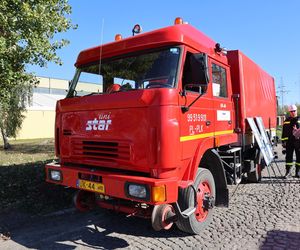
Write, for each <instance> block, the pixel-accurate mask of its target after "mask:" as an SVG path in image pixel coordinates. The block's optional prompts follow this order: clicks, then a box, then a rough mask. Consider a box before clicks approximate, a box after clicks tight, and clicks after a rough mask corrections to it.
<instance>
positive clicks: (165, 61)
mask: <svg viewBox="0 0 300 250" xmlns="http://www.w3.org/2000/svg"><path fill="white" fill-rule="evenodd" d="M179 57H180V48H178V47H171V48H167V49H166V48H165V49H162V50H159V51H155V52H148V53H146V52H144V53H143V54H138V55H134V56H129V57H126V58H117V59H116V58H114V59H105V60H103V61H101V63H100V62H97V63H94V64H91V65H88V66H85V67H81V68H79V69H78V70H77V72H76V74H75V77H74V79H73V81H72V84H71V87H70V90H69V93H68V95H67V97H72V96H84V95H90V94H101V93H112V92H118V91H128V90H134V89H147V88H173V87H175V83H176V76H177V69H178V62H179ZM99 65H100V67H99Z"/></svg>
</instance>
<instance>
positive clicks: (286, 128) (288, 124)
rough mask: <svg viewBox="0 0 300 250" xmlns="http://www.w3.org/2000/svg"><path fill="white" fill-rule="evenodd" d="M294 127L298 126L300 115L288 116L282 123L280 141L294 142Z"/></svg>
mask: <svg viewBox="0 0 300 250" xmlns="http://www.w3.org/2000/svg"><path fill="white" fill-rule="evenodd" d="M294 127H296V128H299V127H300V117H299V116H296V117H288V118H286V120H285V121H284V123H283V127H282V135H281V141H282V142H294V141H295V140H296V138H295V136H293V129H294Z"/></svg>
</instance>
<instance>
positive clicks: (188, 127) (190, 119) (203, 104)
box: [179, 52, 214, 159]
mask: <svg viewBox="0 0 300 250" xmlns="http://www.w3.org/2000/svg"><path fill="white" fill-rule="evenodd" d="M191 55H192V53H190V52H187V54H186V58H185V62H184V66H183V73H182V86H181V93H182V94H181V96H180V100H179V104H180V106H181V107H187V106H189V105H190V104H191V103H192V102H194V101H195V99H196V98H198V97H199V95H201V97H200V98H199V99H198V100H197V101H196V102H195V103H194V104H193V105H192V106H191V107H190V108H189V109H188V110H187V111H184V110H182V109H181V110H180V142H181V145H182V158H183V159H187V158H191V157H194V156H195V151H196V150H197V149H199V148H201V150H203V151H204V150H205V149H207V148H212V147H213V137H214V122H213V120H214V109H213V101H212V95H211V90H210V88H208V89H207V90H205V89H204V87H203V86H202V87H201V86H200V84H199V86H197V85H196V84H192V86H191V87H188V85H189V84H191V83H192V82H191V80H190V79H191V78H190V76H191V74H193V72H192V69H191V67H190V66H189V61H190V60H189V57H190V56H191ZM193 70H195V68H194V69H193ZM199 70H201V69H199ZM201 93H202V94H201ZM204 143H205V146H204ZM201 145H202V146H201Z"/></svg>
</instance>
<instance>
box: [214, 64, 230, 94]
mask: <svg viewBox="0 0 300 250" xmlns="http://www.w3.org/2000/svg"><path fill="white" fill-rule="evenodd" d="M212 87H213V96H217V97H227V96H228V94H227V78H226V69H225V68H223V67H221V66H219V65H217V64H214V63H213V64H212Z"/></svg>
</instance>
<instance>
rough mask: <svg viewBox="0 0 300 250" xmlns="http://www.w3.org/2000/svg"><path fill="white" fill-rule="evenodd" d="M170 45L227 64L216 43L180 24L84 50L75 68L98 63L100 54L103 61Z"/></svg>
mask: <svg viewBox="0 0 300 250" xmlns="http://www.w3.org/2000/svg"><path fill="white" fill-rule="evenodd" d="M170 45H187V46H189V47H191V48H193V49H195V50H197V51H201V52H204V53H207V54H208V55H210V56H212V57H215V59H217V60H219V61H221V62H223V63H226V64H227V58H226V56H222V55H220V54H217V53H215V46H216V42H215V41H213V40H212V39H211V38H209V37H208V36H206V35H205V34H203V33H202V32H201V31H199V30H197V29H196V28H194V27H193V26H191V25H189V24H179V25H173V26H169V27H165V28H161V29H157V30H154V31H150V32H145V33H142V34H139V35H136V36H132V37H128V38H125V39H122V40H119V41H114V42H110V43H107V44H104V45H102V46H97V47H93V48H89V49H86V50H83V51H81V52H80V53H79V55H78V58H77V61H76V63H75V66H76V67H79V66H81V65H84V64H88V63H91V62H95V61H98V60H99V58H100V52H101V55H102V56H101V57H102V59H103V58H106V57H113V56H117V55H120V54H127V53H131V52H135V51H139V50H145V49H152V48H158V47H163V46H170Z"/></svg>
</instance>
